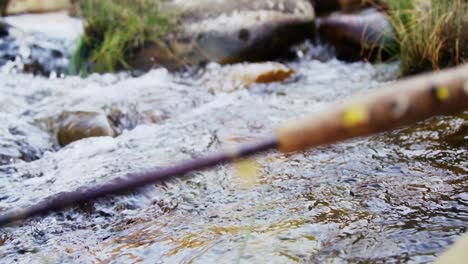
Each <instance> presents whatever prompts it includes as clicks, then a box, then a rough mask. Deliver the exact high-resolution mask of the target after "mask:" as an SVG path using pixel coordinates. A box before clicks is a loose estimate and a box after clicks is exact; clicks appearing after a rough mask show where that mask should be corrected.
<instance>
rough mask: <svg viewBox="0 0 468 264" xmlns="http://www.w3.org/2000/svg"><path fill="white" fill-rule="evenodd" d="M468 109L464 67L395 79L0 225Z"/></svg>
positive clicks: (14, 214)
mask: <svg viewBox="0 0 468 264" xmlns="http://www.w3.org/2000/svg"><path fill="white" fill-rule="evenodd" d="M466 110H468V65H465V66H461V67H458V68H454V69H450V70H445V71H441V72H438V73H431V74H425V75H421V76H417V77H413V78H409V79H406V80H402V81H397V82H395V83H393V84H390V85H388V86H387V87H386V88H382V89H379V90H378V91H375V92H373V93H370V94H368V95H361V96H357V97H354V98H351V100H349V101H346V102H337V103H335V104H332V105H330V106H329V107H327V108H325V109H324V110H323V111H322V112H320V113H316V114H313V115H312V116H310V117H308V118H304V119H301V120H297V121H292V122H290V123H286V124H284V125H282V126H280V127H279V128H278V129H277V130H276V131H275V133H274V135H273V136H271V137H268V138H266V139H264V140H260V141H259V142H256V143H252V144H247V145H240V146H238V147H236V148H232V149H229V150H226V151H221V152H219V153H216V154H212V155H208V156H205V157H201V158H197V159H193V160H188V161H185V162H181V163H179V164H177V165H174V166H170V167H165V168H162V169H159V170H156V171H152V172H146V173H140V174H132V175H128V176H127V177H125V178H119V179H116V180H113V181H111V182H109V183H106V184H103V185H98V186H94V187H89V188H82V189H78V190H76V191H72V192H66V193H59V194H56V195H53V196H51V197H49V198H46V199H45V200H43V201H41V202H39V203H37V204H35V205H32V206H31V207H28V208H25V209H22V210H17V211H11V212H7V213H5V214H2V215H0V226H4V225H7V224H11V223H14V222H16V221H20V220H26V219H28V218H30V217H33V216H39V215H45V214H47V213H49V212H52V211H58V210H62V209H65V208H67V207H69V206H73V205H77V204H82V203H84V202H88V201H92V200H95V199H97V198H101V197H104V196H107V195H116V194H123V193H127V192H129V191H132V190H135V189H137V188H139V187H143V186H145V185H148V184H154V183H158V182H162V181H165V180H169V179H171V178H174V177H178V176H183V175H185V174H187V173H189V172H192V171H197V170H204V169H208V168H210V167H213V166H216V165H220V164H224V163H228V162H231V161H234V160H237V159H239V158H245V157H248V156H251V155H254V154H258V153H262V152H265V151H267V150H273V149H278V150H279V151H281V152H284V153H287V152H294V151H301V150H305V149H307V148H311V147H316V146H319V145H324V144H332V143H336V142H339V141H343V140H347V139H351V138H355V137H361V136H367V135H371V134H375V133H379V132H383V131H388V130H391V129H396V128H398V127H401V126H404V125H410V124H412V123H415V122H417V121H421V120H424V119H426V118H429V117H432V116H436V115H446V114H456V113H460V112H463V111H466Z"/></svg>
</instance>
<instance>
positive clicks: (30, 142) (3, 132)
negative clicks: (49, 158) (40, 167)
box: [0, 113, 52, 165]
mask: <svg viewBox="0 0 468 264" xmlns="http://www.w3.org/2000/svg"><path fill="white" fill-rule="evenodd" d="M51 149H52V144H51V140H50V137H49V135H48V134H47V133H46V132H44V131H42V130H40V129H39V128H37V127H35V126H32V125H30V124H28V123H27V122H25V121H21V120H18V119H17V118H16V117H15V116H11V115H8V114H4V113H0V165H6V164H10V163H14V162H17V161H20V160H23V161H33V160H36V159H39V158H40V157H41V156H42V154H43V153H44V152H45V151H48V150H51Z"/></svg>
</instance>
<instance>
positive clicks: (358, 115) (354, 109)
mask: <svg viewBox="0 0 468 264" xmlns="http://www.w3.org/2000/svg"><path fill="white" fill-rule="evenodd" d="M368 120H369V112H368V111H367V109H366V108H364V107H362V106H351V107H348V108H347V109H345V111H344V113H343V124H344V126H345V127H347V128H353V127H356V126H359V125H362V124H365V123H366V122H367V121H368Z"/></svg>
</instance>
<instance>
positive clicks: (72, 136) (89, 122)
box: [57, 112, 117, 146]
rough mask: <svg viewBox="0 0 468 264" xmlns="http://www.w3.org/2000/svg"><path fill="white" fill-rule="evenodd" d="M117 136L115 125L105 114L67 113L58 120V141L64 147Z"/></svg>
mask: <svg viewBox="0 0 468 264" xmlns="http://www.w3.org/2000/svg"><path fill="white" fill-rule="evenodd" d="M115 136H117V131H116V129H115V128H114V125H113V124H112V123H111V122H110V121H109V119H108V118H107V116H106V115H105V114H103V113H97V112H65V113H63V114H62V115H61V116H60V117H59V120H58V133H57V139H58V142H59V144H60V145H62V146H65V145H68V144H70V143H72V142H74V141H77V140H80V139H83V138H90V137H115Z"/></svg>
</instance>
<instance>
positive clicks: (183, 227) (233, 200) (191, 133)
mask: <svg viewBox="0 0 468 264" xmlns="http://www.w3.org/2000/svg"><path fill="white" fill-rule="evenodd" d="M18 23H20V24H21V23H22V22H18ZM23 23H24V24H26V26H28V25H27V23H25V22H23ZM31 24H32V25H33V24H34V23H31ZM74 26H77V25H74ZM30 27H33V26H30ZM33 29H34V30H36V28H34V27H33ZM46 33H47V32H46ZM48 34H51V35H53V34H52V33H50V32H49V33H48ZM54 36H55V35H54ZM55 37H57V36H55ZM59 37H62V38H66V37H68V36H65V37H64V36H59ZM307 47H308V50H307V51H305V52H304V53H303V54H302V53H301V54H299V55H300V56H298V58H297V59H296V60H294V61H290V62H287V63H286V65H287V66H288V67H290V68H292V69H293V70H294V71H295V72H296V74H295V75H294V76H293V77H291V78H289V79H288V80H286V81H284V82H279V83H271V84H256V85H253V86H252V87H251V88H250V89H246V88H243V87H237V88H236V89H234V90H232V91H225V90H224V89H222V88H221V86H222V85H221V84H222V83H223V82H224V80H223V74H222V70H223V69H225V68H226V67H229V66H220V65H216V64H210V65H208V66H207V67H206V68H205V69H200V70H196V71H193V72H184V73H169V72H168V71H166V70H165V69H155V70H152V71H150V72H148V73H146V74H143V75H141V76H132V75H131V74H129V73H119V74H104V75H97V74H92V75H90V76H89V77H87V78H85V79H83V78H80V77H77V76H66V75H63V74H50V76H49V77H41V76H33V75H31V74H26V73H22V72H21V71H17V70H15V67H12V65H9V64H7V65H5V66H3V67H1V68H0V131H2V133H1V134H0V165H1V166H0V212H5V211H8V210H11V209H16V208H22V207H25V206H28V205H32V204H34V203H35V202H37V201H39V200H42V199H44V198H46V197H48V196H50V195H53V194H56V193H60V192H66V191H72V190H75V189H77V188H80V187H83V186H93V185H96V184H99V183H104V182H107V181H110V180H112V179H115V178H118V177H122V176H125V175H127V174H130V173H134V172H141V171H145V170H150V169H155V168H158V167H162V166H166V165H171V164H175V163H177V162H178V161H182V160H187V159H191V158H193V157H197V156H200V155H203V154H208V153H212V152H215V151H216V150H218V149H222V148H227V147H229V146H232V144H238V143H243V142H249V141H254V140H256V139H261V138H262V137H264V136H265V135H268V134H269V133H271V131H273V129H274V128H275V127H277V126H278V125H279V124H281V123H282V122H284V121H287V120H290V119H294V118H298V117H301V116H305V115H308V114H310V113H313V112H317V111H319V110H320V109H322V108H323V107H324V106H326V105H327V104H328V103H330V102H333V101H337V100H345V99H346V98H348V97H350V96H351V95H354V94H357V93H365V92H367V91H369V90H376V89H379V88H380V87H382V86H383V85H385V84H386V83H389V82H392V81H394V80H396V78H397V77H398V65H397V64H370V63H365V62H357V63H345V62H341V61H339V60H337V59H335V58H333V56H331V55H330V54H328V53H329V49H327V48H325V47H323V46H320V45H318V46H317V45H311V44H309V45H307ZM206 80H210V86H209V87H208V86H207V85H206ZM213 83H219V84H220V85H219V86H218V85H213ZM218 87H219V88H218ZM67 111H97V112H104V113H106V114H107V115H108V116H112V117H114V119H115V123H116V124H117V127H118V128H119V129H120V130H121V134H120V135H119V136H117V137H115V138H111V137H96V138H88V139H83V140H79V141H76V142H73V143H72V144H70V145H67V146H65V147H59V145H58V144H57V139H56V135H55V133H56V129H57V128H56V125H55V121H56V119H57V117H58V116H59V115H60V114H62V113H64V112H67ZM467 126H468V113H464V114H460V115H458V116H452V117H437V118H433V119H430V120H427V121H425V122H421V123H418V124H416V125H415V126H412V127H407V128H402V129H400V130H398V131H394V132H387V133H382V134H379V135H376V136H372V137H368V138H361V139H355V140H352V141H347V142H344V143H340V144H336V145H332V146H323V147H320V148H316V149H312V150H308V151H305V152H302V153H294V154H281V153H279V152H269V153H266V154H265V155H259V156H256V157H254V158H252V159H250V160H248V161H244V162H242V163H241V162H239V163H238V164H233V165H222V166H218V167H216V168H214V169H211V170H206V171H202V172H194V173H191V174H189V175H185V176H183V177H180V178H178V179H174V180H172V181H169V182H165V183H162V184H156V185H151V186H147V187H145V188H142V189H140V190H135V192H133V193H129V194H127V195H125V196H118V197H117V196H114V197H107V198H102V199H100V200H98V201H97V202H96V203H89V204H86V205H83V206H76V207H73V208H69V209H67V210H66V211H63V212H58V213H53V214H50V215H48V216H45V217H36V218H34V219H31V220H27V221H25V222H24V223H21V224H20V225H19V226H11V227H5V228H0V259H1V261H0V262H1V263H212V262H219V263H239V262H242V263H265V262H268V263H383V262H386V263H401V262H405V263H426V262H430V261H434V260H435V259H436V258H437V256H439V255H440V254H441V253H442V252H443V251H445V250H446V249H447V247H448V246H449V245H451V244H452V243H453V242H454V240H455V239H457V238H458V237H459V236H460V235H462V234H463V233H464V232H466V229H467V227H468V151H467V147H468V140H467ZM245 166H247V167H249V166H250V167H252V166H253V167H254V170H255V172H256V174H257V175H256V176H257V178H256V182H255V183H254V184H250V185H248V184H247V185H246V184H244V183H243V182H242V173H243V171H244V170H245V169H244V170H243V169H242V168H243V167H245Z"/></svg>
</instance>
